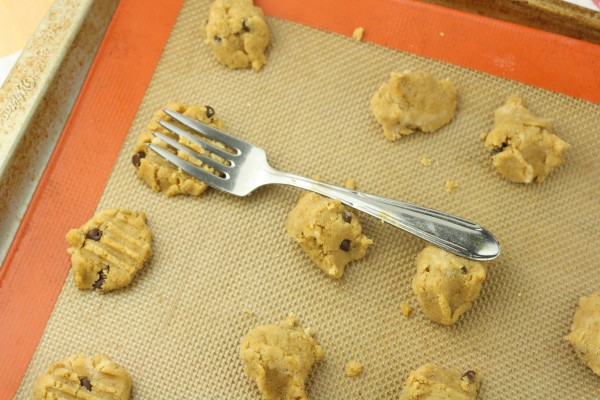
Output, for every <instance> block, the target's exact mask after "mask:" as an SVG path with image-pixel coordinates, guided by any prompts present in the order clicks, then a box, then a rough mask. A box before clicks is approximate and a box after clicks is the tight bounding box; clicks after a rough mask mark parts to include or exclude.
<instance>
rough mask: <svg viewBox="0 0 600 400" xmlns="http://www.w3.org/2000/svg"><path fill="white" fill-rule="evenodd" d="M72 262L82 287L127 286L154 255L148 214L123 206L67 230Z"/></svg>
mask: <svg viewBox="0 0 600 400" xmlns="http://www.w3.org/2000/svg"><path fill="white" fill-rule="evenodd" d="M67 241H68V242H69V244H70V245H71V246H70V247H69V249H68V250H67V252H68V253H69V254H70V255H71V265H72V267H73V276H74V278H75V284H76V285H77V287H78V288H80V289H97V290H98V291H100V292H108V291H111V290H115V289H120V288H122V287H124V286H127V285H129V284H130V283H131V281H132V280H133V277H134V276H135V274H136V273H137V272H138V271H139V270H140V269H142V268H143V266H144V263H145V262H146V261H147V260H148V259H149V258H150V256H152V247H151V244H152V232H150V229H148V226H147V225H146V214H144V213H143V212H133V211H129V210H124V209H120V208H110V209H106V210H102V211H100V212H98V213H97V214H96V215H94V216H93V217H92V219H90V220H89V221H88V222H86V223H85V224H84V225H83V226H82V227H81V228H78V229H71V230H70V231H69V232H68V233H67Z"/></svg>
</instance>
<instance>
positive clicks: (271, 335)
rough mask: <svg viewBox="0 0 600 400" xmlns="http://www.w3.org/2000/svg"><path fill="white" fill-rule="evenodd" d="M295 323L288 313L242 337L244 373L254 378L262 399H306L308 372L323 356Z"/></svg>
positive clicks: (312, 340)
mask: <svg viewBox="0 0 600 400" xmlns="http://www.w3.org/2000/svg"><path fill="white" fill-rule="evenodd" d="M295 325H296V319H295V318H294V317H293V316H290V317H289V318H287V319H286V320H285V321H283V322H282V323H281V324H280V325H265V326H259V327H256V328H254V329H252V330H251V331H250V332H248V334H247V335H246V337H244V339H243V340H242V345H241V346H240V357H241V358H242V360H243V362H244V372H245V373H246V375H248V376H249V377H250V378H252V379H254V380H255V381H256V384H257V385H258V389H259V390H260V392H261V393H262V395H263V398H264V399H265V400H281V399H298V400H300V399H307V396H306V391H305V387H304V386H305V382H306V378H307V376H308V371H309V370H310V369H311V367H312V366H313V364H314V363H315V362H316V361H318V360H321V359H322V358H323V350H322V349H321V347H320V346H319V344H318V343H317V341H316V340H315V339H313V338H312V337H311V336H310V335H308V334H307V333H306V332H305V331H303V330H302V329H300V328H297V327H295Z"/></svg>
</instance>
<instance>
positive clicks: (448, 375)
mask: <svg viewBox="0 0 600 400" xmlns="http://www.w3.org/2000/svg"><path fill="white" fill-rule="evenodd" d="M480 385H481V380H480V378H479V376H478V375H477V373H476V372H475V371H467V372H465V373H461V372H459V371H453V370H449V369H446V368H442V367H438V366H437V365H435V364H425V365H423V366H421V367H419V368H418V369H417V370H415V371H413V372H411V374H410V375H409V376H408V379H407V380H406V385H405V386H404V389H403V390H402V394H401V395H400V400H427V399H431V400H434V399H439V400H475V399H477V391H478V390H479V386H480Z"/></svg>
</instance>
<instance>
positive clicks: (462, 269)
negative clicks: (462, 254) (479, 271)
mask: <svg viewBox="0 0 600 400" xmlns="http://www.w3.org/2000/svg"><path fill="white" fill-rule="evenodd" d="M467 271H468V270H467V267H465V266H464V265H463V266H462V268H461V269H460V272H462V273H463V274H466V273H467Z"/></svg>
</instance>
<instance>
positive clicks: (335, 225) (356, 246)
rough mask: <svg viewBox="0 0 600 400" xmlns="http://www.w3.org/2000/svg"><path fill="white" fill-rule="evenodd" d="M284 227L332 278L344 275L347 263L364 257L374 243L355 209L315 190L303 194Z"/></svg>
mask: <svg viewBox="0 0 600 400" xmlns="http://www.w3.org/2000/svg"><path fill="white" fill-rule="evenodd" d="M285 227H286V229H287V232H288V234H289V235H290V236H291V237H292V238H294V239H295V240H296V241H297V242H298V243H299V244H300V246H301V247H302V248H303V249H304V251H306V253H307V254H308V255H309V256H310V258H311V259H312V260H313V262H314V263H315V264H317V265H318V266H319V268H321V269H322V270H323V271H324V272H325V273H326V274H327V275H329V276H331V277H333V278H341V277H342V275H343V274H344V269H345V268H346V264H348V263H349V262H351V261H355V260H358V259H361V258H363V257H364V256H365V253H366V251H367V248H368V247H369V245H370V244H371V243H373V241H372V240H371V239H369V238H368V237H366V236H365V235H363V233H362V227H361V225H360V222H359V221H358V213H357V212H356V211H355V210H353V209H351V208H350V207H346V206H345V205H343V204H342V203H340V202H339V201H338V200H333V199H330V198H328V197H324V196H321V195H318V194H316V193H312V192H307V193H304V194H303V195H302V196H301V197H300V200H299V201H298V204H297V205H296V207H294V209H293V210H292V211H291V212H290V213H289V215H288V218H287V220H286V223H285Z"/></svg>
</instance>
